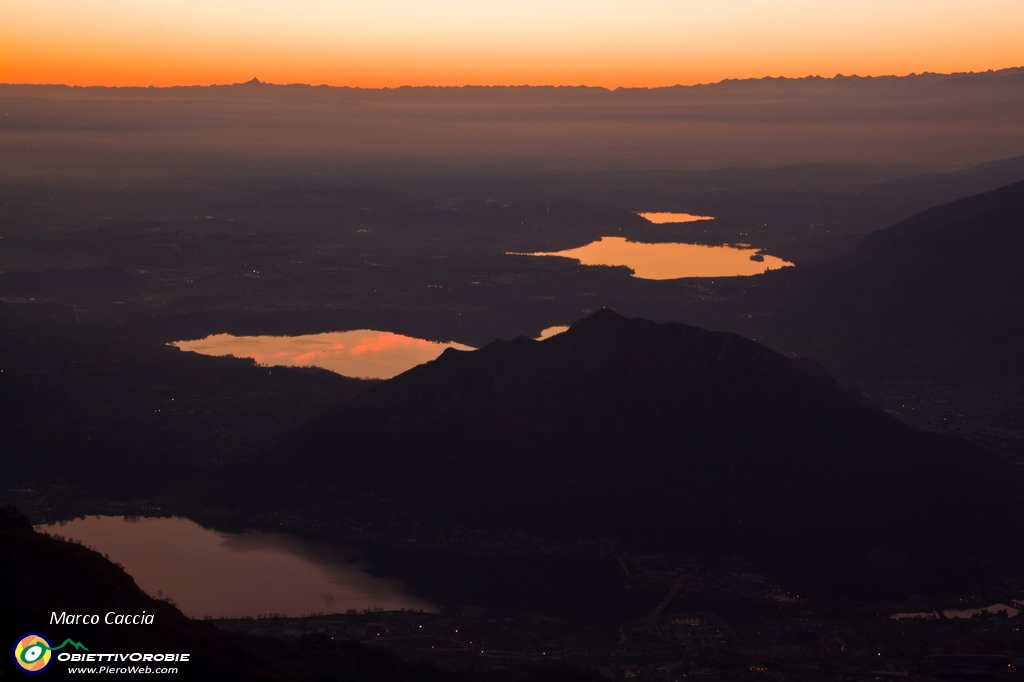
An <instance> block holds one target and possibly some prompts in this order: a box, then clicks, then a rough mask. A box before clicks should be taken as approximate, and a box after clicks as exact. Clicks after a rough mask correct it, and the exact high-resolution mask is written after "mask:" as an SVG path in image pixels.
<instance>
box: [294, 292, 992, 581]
mask: <svg viewBox="0 0 1024 682" xmlns="http://www.w3.org/2000/svg"><path fill="white" fill-rule="evenodd" d="M278 455H279V465H280V466H282V467H284V469H282V470H281V471H280V472H279V473H280V474H281V475H284V474H285V472H286V471H287V473H288V475H289V476H290V477H291V480H292V481H293V482H294V483H295V484H296V485H295V486H294V491H295V496H294V497H293V502H295V503H298V504H303V503H305V502H307V501H310V500H331V499H338V498H339V497H344V496H354V497H357V498H360V499H367V498H368V497H369V498H371V499H381V498H387V499H389V500H391V501H392V504H394V505H395V506H396V507H397V508H400V509H401V510H403V511H402V513H403V514H405V513H412V514H414V515H415V517H416V518H420V519H423V520H428V521H431V522H433V523H438V524H443V525H457V526H462V527H471V528H480V529H484V530H489V531H503V532H504V531H522V532H527V533H539V534H543V535H547V536H563V537H610V538H616V539H618V540H619V541H621V542H624V543H626V544H628V545H630V546H634V547H640V548H647V549H672V550H680V549H682V548H688V549H690V550H697V549H704V550H708V551H712V550H713V551H727V552H742V553H749V554H751V555H755V556H760V557H762V558H766V557H771V558H772V559H773V560H774V561H781V562H783V563H785V564H787V565H790V567H792V562H793V559H794V557H805V560H802V561H801V563H802V565H803V566H804V567H808V566H818V568H822V567H823V566H830V567H831V568H829V569H828V570H829V571H831V573H832V575H833V577H834V575H835V574H836V572H837V571H838V572H840V573H843V572H845V571H847V570H854V569H853V568H850V567H851V566H852V567H856V566H860V565H861V564H862V562H863V561H864V560H865V559H864V557H865V556H867V554H868V553H870V552H872V551H875V552H876V553H877V551H880V550H884V551H885V552H888V553H889V554H890V555H894V556H895V555H898V556H900V557H903V558H902V559H900V561H901V562H902V563H900V564H899V565H900V566H902V567H903V569H904V573H906V571H908V570H909V567H913V570H914V571H915V576H916V578H917V579H922V580H924V581H926V582H927V580H929V579H931V577H934V578H935V579H936V580H938V579H939V575H938V574H942V575H943V576H945V575H946V573H947V569H954V570H955V566H956V564H957V562H958V561H959V559H956V558H954V559H949V557H946V559H945V560H944V561H945V563H943V564H941V565H938V564H933V563H929V562H933V561H934V560H935V558H936V554H935V553H936V552H939V553H940V554H941V553H943V552H945V551H946V549H948V543H950V542H953V543H966V545H965V546H971V547H977V548H979V553H980V552H981V550H980V547H981V545H984V544H986V543H987V542H988V540H989V539H990V535H989V534H991V533H998V532H999V531H998V530H996V529H998V528H1002V527H1003V526H1002V525H1001V524H1002V523H1003V520H1002V516H1001V514H1002V512H1001V504H1002V503H1003V502H1004V501H1005V499H1006V497H1005V494H1004V488H1003V484H1002V483H1001V482H1000V477H1002V476H1003V475H1005V472H1004V470H1003V469H1001V468H1000V465H998V464H997V463H996V461H995V460H994V459H992V458H990V457H988V456H987V455H986V454H984V453H982V452H980V451H977V450H974V449H972V448H970V447H968V446H966V445H964V444H962V443H960V442H959V441H952V440H946V439H941V438H937V437H933V436H929V435H926V434H923V433H919V432H916V431H914V430H912V429H910V428H908V427H906V426H904V425H903V424H901V423H899V422H897V421H896V420H894V419H892V418H890V417H888V416H887V415H885V414H883V413H881V412H880V411H878V410H876V409H874V408H872V407H870V406H867V405H865V404H864V402H863V401H862V400H860V399H858V398H857V397H856V396H853V395H851V394H850V393H848V392H847V391H845V390H844V389H842V388H841V387H840V386H838V385H837V384H836V383H835V382H833V381H832V380H831V379H830V378H829V377H828V375H827V373H825V372H824V370H821V369H820V368H816V367H809V366H808V365H805V364H801V363H797V362H794V361H791V360H789V359H787V358H785V357H782V356H781V355H779V354H777V353H775V352H773V351H771V350H769V349H768V348H765V347H764V346H762V345H760V344H758V343H755V342H753V341H749V340H746V339H743V338H741V337H739V336H736V335H733V334H727V333H715V332H708V331H704V330H702V329H698V328H696V327H691V326H687V325H682V324H656V323H654V322H650V321H646V320H640V319H626V318H624V317H622V316H620V315H617V314H615V313H613V312H611V311H608V310H604V311H601V312H598V313H595V314H594V315H592V316H590V317H588V318H586V319H583V320H581V321H579V322H577V323H576V324H574V325H573V326H572V327H571V328H570V329H569V330H568V331H566V332H565V333H563V334H560V335H557V336H554V337H551V338H549V339H546V340H544V341H534V340H530V339H527V338H518V339H515V340H512V341H497V342H494V343H492V344H489V345H488V346H486V347H485V348H483V349H481V350H479V351H461V352H460V351H454V350H449V351H447V352H445V353H444V354H443V355H442V356H441V357H439V358H438V359H437V360H435V361H434V362H431V363H427V364H425V365H422V366H419V367H416V368H414V369H412V370H410V371H408V372H406V373H404V374H402V375H400V376H398V377H395V378H394V379H391V380H389V381H386V382H383V383H381V384H378V385H377V386H375V387H373V388H371V389H370V390H368V391H367V392H366V393H365V394H363V395H362V396H360V397H358V398H357V399H355V400H354V401H353V402H352V403H350V404H349V405H348V406H346V407H345V408H343V409H341V410H339V411H337V412H334V413H332V414H329V415H327V416H325V417H324V418H322V419H321V420H320V421H319V422H318V423H316V424H314V425H313V426H311V427H310V428H309V429H307V430H305V431H303V432H302V433H299V434H296V436H295V437H294V438H293V439H292V440H291V441H290V442H288V443H287V444H285V446H283V447H282V449H281V450H280V451H279V453H278ZM285 470H286V471H285ZM936 538H942V540H941V542H939V543H937V544H936V542H935V540H936ZM940 547H941V549H940ZM970 555H971V552H970V551H967V550H965V549H963V548H961V550H959V552H958V557H962V558H966V557H969V556H970ZM807 557H810V558H807ZM925 557H928V559H927V560H926V559H925ZM837 562H838V563H837ZM908 575H909V574H908ZM904 577H906V576H904ZM890 578H891V577H890ZM890 578H887V579H890Z"/></svg>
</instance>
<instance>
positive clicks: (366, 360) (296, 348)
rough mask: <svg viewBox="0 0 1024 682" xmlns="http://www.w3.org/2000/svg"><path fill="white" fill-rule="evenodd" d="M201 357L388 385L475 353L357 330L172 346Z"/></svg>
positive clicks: (217, 337) (218, 337) (215, 338)
mask: <svg viewBox="0 0 1024 682" xmlns="http://www.w3.org/2000/svg"><path fill="white" fill-rule="evenodd" d="M171 345H173V346H175V347H177V348H180V349H181V350H185V351H191V352H194V353H201V354H203V355H234V356H236V357H242V358H252V359H253V360H255V361H256V362H257V363H258V364H260V365H266V366H273V365H284V366H290V367H322V368H323V369H328V370H330V371H332V372H337V373H338V374H344V375H345V376H350V377H359V378H367V379H388V378H390V377H393V376H395V375H396V374H401V373H402V372H404V371H406V370H407V369H411V368H412V367H415V366H416V365H421V364H423V363H424V362H429V361H431V360H433V359H434V358H436V357H437V356H438V355H440V354H441V353H442V352H443V351H444V350H445V349H446V348H456V349H459V350H472V348H470V347H469V346H465V345H463V344H461V343H454V342H450V343H440V342H436V341H427V340H425V339H417V338H413V337H411V336H403V335H402V334H393V333H391V332H381V331H374V330H371V329H359V330H355V331H347V332H327V333H324V334H305V335H302V336H232V335H231V334H214V335H212V336H207V337H206V338H203V339H197V340H195V341H177V342H175V343H173V344H171Z"/></svg>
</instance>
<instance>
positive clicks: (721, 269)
mask: <svg viewBox="0 0 1024 682" xmlns="http://www.w3.org/2000/svg"><path fill="white" fill-rule="evenodd" d="M511 255H519V256H559V257H561V258H572V259H574V260H577V261H579V262H580V263H581V264H583V265H624V266H626V267H628V268H629V269H630V270H632V271H633V276H634V277H638V278H640V279H682V278H684V277H738V276H749V275H760V274H761V273H763V272H767V271H768V270H777V269H779V268H784V267H787V266H791V265H793V264H792V263H789V262H787V261H784V260H782V259H781V258H776V257H775V256H769V255H767V254H765V253H763V252H762V251H761V250H760V249H755V248H751V247H749V246H747V245H736V246H706V245H704V244H682V243H676V242H662V243H656V244H648V243H643V242H632V241H629V240H628V239H625V238H624V237H601V238H600V239H598V240H597V241H595V242H591V243H589V244H586V245H585V246H580V247H578V248H575V249H566V250H565V251H553V252H541V253H525V254H524V253H519V254H511Z"/></svg>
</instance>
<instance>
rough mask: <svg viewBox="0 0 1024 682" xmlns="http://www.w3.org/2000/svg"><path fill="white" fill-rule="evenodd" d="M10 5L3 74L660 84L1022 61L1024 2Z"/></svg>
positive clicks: (0, 61)
mask: <svg viewBox="0 0 1024 682" xmlns="http://www.w3.org/2000/svg"><path fill="white" fill-rule="evenodd" d="M767 4H768V3H760V2H757V1H756V0H734V1H733V2H730V3H718V2H710V1H707V2H704V1H696V2H692V3H678V2H668V1H667V0H638V1H637V2H636V3H633V4H632V5H630V6H629V7H626V6H625V5H624V4H622V3H613V2H610V1H607V0H605V1H602V0H595V2H594V3H588V5H587V6H586V8H585V11H584V9H583V8H582V6H580V5H569V4H568V3H561V4H559V3H544V2H541V1H540V0H521V1H520V2H519V3H517V4H516V5H515V6H514V7H513V6H508V7H498V6H493V5H490V4H488V3H471V2H468V1H466V0H436V1H435V2H434V3H430V4H427V3H413V2H411V0H380V2H378V3H375V4H373V5H372V6H371V5H367V6H354V5H351V4H349V3H336V2H330V1H329V0H298V1H297V2H293V3H285V2H278V1H276V0H256V1H254V2H242V1H241V0H223V1H222V2H217V3H209V2H205V3H201V2H197V1H196V0H179V2H176V3H169V2H165V1H163V0H158V1H157V2H154V3H138V2H133V1H131V0H93V1H92V2H90V3H87V4H86V3H78V2H72V1H71V0H48V2H46V3H39V2H38V1H37V0H5V2H4V4H3V6H2V7H0V82H5V83H64V84H68V85H79V86H88V85H105V86H149V85H153V86H172V85H214V84H230V83H237V82H242V81H246V80H249V79H250V78H252V77H257V78H259V79H260V80H262V81H264V82H269V83H279V84H288V83H308V84H311V85H319V84H326V85H334V86H353V87H368V88H370V87H372V88H380V87H399V86H403V85H412V86H421V85H439V86H461V85H589V86H601V87H607V88H615V87H658V86H670V85H676V84H682V85H691V84H696V83H710V82H717V81H720V80H724V79H730V78H731V79H743V78H760V77H764V76H775V77H789V78H799V77H804V76H808V75H821V76H833V75H835V74H837V73H842V74H846V75H854V74H856V75H861V76H879V75H905V74H908V73H915V72H916V73H920V72H924V71H932V72H939V73H949V72H958V71H985V70H989V69H999V68H1008V67H1014V66H1021V65H1022V64H1024V50H1022V48H1021V47H1020V39H1019V26H1021V25H1024V3H1020V2H1018V1H1017V0H978V1H977V2H975V3H972V4H971V5H970V6H968V5H967V4H965V3H959V2H955V1H954V0H927V1H926V0H906V1H904V2H900V3H886V4H885V5H884V6H883V4H882V3H856V4H853V3H811V2H809V0H779V2H776V3H770V5H771V6H770V7H768V6H766V5H767Z"/></svg>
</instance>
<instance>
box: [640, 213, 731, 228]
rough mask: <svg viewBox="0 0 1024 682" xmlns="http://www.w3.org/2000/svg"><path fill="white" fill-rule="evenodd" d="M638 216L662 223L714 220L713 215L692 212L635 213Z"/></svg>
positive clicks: (658, 223)
mask: <svg viewBox="0 0 1024 682" xmlns="http://www.w3.org/2000/svg"><path fill="white" fill-rule="evenodd" d="M637 215H638V216H640V217H641V218H643V219H644V220H646V221H647V222H650V223H655V224H656V225H663V224H665V223H695V222H697V221H698V220H714V219H715V217H714V216H709V215H694V214H692V213H657V212H655V213H637Z"/></svg>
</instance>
